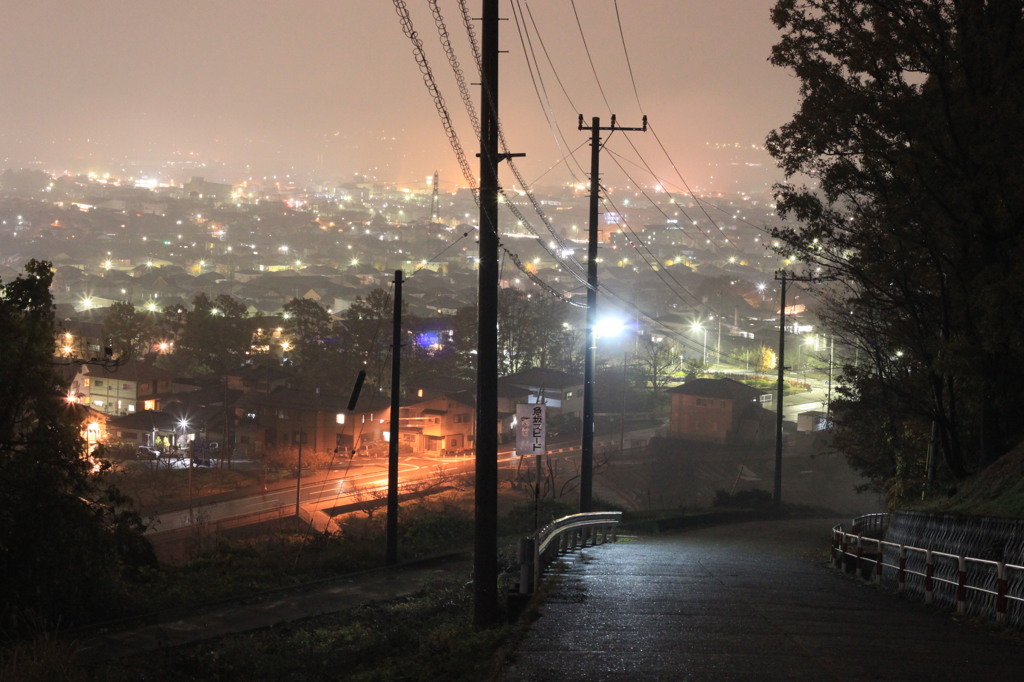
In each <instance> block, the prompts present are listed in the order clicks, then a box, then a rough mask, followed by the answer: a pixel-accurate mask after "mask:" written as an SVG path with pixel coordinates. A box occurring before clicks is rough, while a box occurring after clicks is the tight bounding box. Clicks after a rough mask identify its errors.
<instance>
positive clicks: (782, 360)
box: [774, 270, 788, 507]
mask: <svg viewBox="0 0 1024 682" xmlns="http://www.w3.org/2000/svg"><path fill="white" fill-rule="evenodd" d="M787 274H788V273H787V272H786V271H785V270H780V271H778V272H776V273H775V279H777V280H779V281H781V282H782V292H781V295H780V296H779V380H778V387H777V392H778V398H777V400H776V405H775V497H774V501H775V506H776V507H781V506H782V394H783V391H784V389H785V376H786V281H787Z"/></svg>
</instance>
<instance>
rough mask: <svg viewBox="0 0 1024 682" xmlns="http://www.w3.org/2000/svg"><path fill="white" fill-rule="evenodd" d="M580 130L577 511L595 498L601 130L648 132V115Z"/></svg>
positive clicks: (596, 122) (589, 506) (596, 121)
mask: <svg viewBox="0 0 1024 682" xmlns="http://www.w3.org/2000/svg"><path fill="white" fill-rule="evenodd" d="M578 129H579V130H589V131H590V231H589V239H588V242H587V338H586V344H587V348H586V357H585V359H584V365H583V440H582V443H581V445H580V512H589V511H593V510H592V507H593V501H594V369H595V365H596V363H597V339H596V335H595V332H594V327H595V326H596V324H597V236H598V235H597V232H598V230H597V227H598V222H597V221H598V217H597V216H598V199H599V196H598V195H599V192H600V187H601V181H600V170H601V132H602V131H608V132H611V131H623V132H626V131H640V132H647V117H646V116H644V117H643V127H641V128H623V127H622V126H619V125H618V124H617V123H616V122H615V116H614V114H613V115H612V120H611V125H610V126H607V127H604V128H602V127H601V119H600V118H598V117H597V116H595V117H594V118H593V119H592V120H591V124H590V127H587V126H584V125H583V114H580V120H579V127H578Z"/></svg>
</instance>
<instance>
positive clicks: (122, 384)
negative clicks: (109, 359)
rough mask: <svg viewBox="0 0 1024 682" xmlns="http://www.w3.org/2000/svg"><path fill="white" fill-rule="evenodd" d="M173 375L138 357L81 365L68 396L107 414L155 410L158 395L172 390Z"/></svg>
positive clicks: (157, 406)
mask: <svg viewBox="0 0 1024 682" xmlns="http://www.w3.org/2000/svg"><path fill="white" fill-rule="evenodd" d="M173 381H174V374H173V373H171V372H168V371H167V370H164V369H160V368H159V367H155V366H153V365H150V364H147V363H145V362H142V361H140V360H136V359H134V358H133V359H129V360H127V361H125V362H122V363H118V364H115V365H113V366H108V365H92V364H83V365H81V366H80V368H79V370H78V373H77V374H76V375H75V378H74V379H73V380H72V381H71V387H70V390H69V393H68V394H69V395H70V396H73V397H74V398H75V400H76V401H77V402H79V403H81V404H83V405H88V406H90V407H92V408H93V409H95V410H98V411H99V412H102V413H103V414H107V415H112V416H116V415H126V414H133V413H135V412H141V411H142V410H156V409H159V396H160V395H161V394H167V393H172V392H174V391H175V388H176V387H175V385H174V383H173Z"/></svg>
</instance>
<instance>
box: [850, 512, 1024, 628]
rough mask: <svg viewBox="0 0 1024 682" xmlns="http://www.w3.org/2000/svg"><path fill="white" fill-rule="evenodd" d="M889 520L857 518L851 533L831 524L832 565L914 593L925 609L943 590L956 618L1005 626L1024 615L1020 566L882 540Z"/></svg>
mask: <svg viewBox="0 0 1024 682" xmlns="http://www.w3.org/2000/svg"><path fill="white" fill-rule="evenodd" d="M888 516H889V515H888V514H868V515H866V516H860V517H857V518H856V519H854V520H853V524H852V525H851V528H850V532H847V531H845V530H844V529H843V524H838V525H836V526H835V527H834V528H833V529H832V550H831V562H832V566H833V567H834V568H837V569H841V570H844V571H846V572H851V571H855V572H856V573H857V575H859V576H860V577H861V578H864V579H866V580H870V581H871V582H874V583H876V584H880V583H881V582H882V581H883V580H884V579H886V578H891V579H894V580H895V582H896V589H897V590H898V591H900V592H903V591H906V590H908V589H909V590H911V591H915V592H919V593H921V594H922V595H923V597H924V602H925V603H926V604H931V603H932V602H933V600H934V599H935V597H936V593H937V592H941V591H946V593H947V594H946V596H947V601H952V602H955V605H956V612H957V614H958V615H965V614H967V613H971V614H975V615H984V616H987V617H990V618H994V619H995V620H996V622H998V623H1006V622H1007V614H1008V613H1011V612H1013V613H1012V615H1013V616H1016V617H1014V618H1012V620H1014V621H1016V620H1018V617H1021V616H1024V606H1022V605H1024V566H1018V565H1016V564H1009V563H1006V562H1004V561H996V560H992V559H981V558H978V557H971V556H966V555H964V554H952V553H949V552H942V551H938V550H934V549H930V548H927V547H914V546H912V545H905V544H899V543H895V542H888V541H886V540H884V539H883V537H882V535H883V531H884V528H885V526H886V525H887V523H888ZM872 536H876V537H872ZM887 556H888V557H889V558H890V559H889V560H888V561H887V559H886V557H887ZM887 573H888V575H887ZM908 583H909V585H908ZM949 593H952V594H951V595H950V594H949ZM949 596H951V597H952V599H948V597H949Z"/></svg>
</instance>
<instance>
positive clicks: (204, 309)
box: [164, 293, 253, 374]
mask: <svg viewBox="0 0 1024 682" xmlns="http://www.w3.org/2000/svg"><path fill="white" fill-rule="evenodd" d="M164 314H165V316H166V318H167V319H168V321H169V323H170V325H171V326H172V327H177V329H178V333H177V337H178V341H177V350H176V352H175V354H174V356H175V357H174V359H175V362H176V364H177V365H178V369H179V370H181V371H185V372H189V373H193V374H223V373H224V372H228V371H231V370H234V369H237V368H238V367H239V366H240V365H241V364H242V362H243V361H244V360H245V358H246V355H247V353H248V352H249V349H250V347H251V345H252V333H253V329H252V323H251V322H250V321H249V320H248V313H247V311H246V308H245V306H244V305H243V304H242V303H240V302H239V301H238V300H236V299H234V298H232V297H231V296H228V295H227V294H220V295H219V296H217V297H216V298H212V299H211V298H210V297H209V296H207V295H206V294H205V293H201V294H197V295H196V297H195V298H194V299H193V300H192V309H191V310H186V309H183V308H177V307H175V308H170V309H168V310H166V311H165V313H164Z"/></svg>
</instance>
